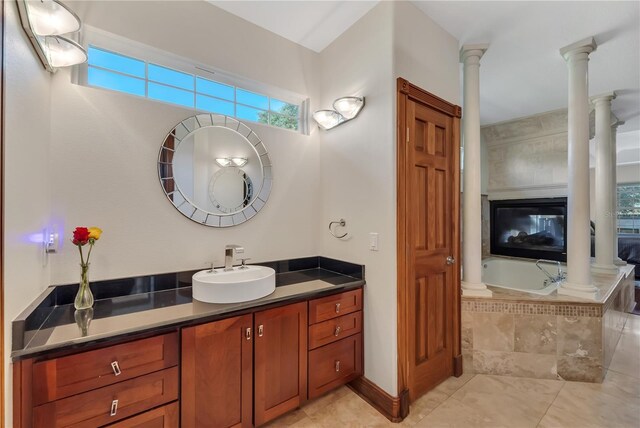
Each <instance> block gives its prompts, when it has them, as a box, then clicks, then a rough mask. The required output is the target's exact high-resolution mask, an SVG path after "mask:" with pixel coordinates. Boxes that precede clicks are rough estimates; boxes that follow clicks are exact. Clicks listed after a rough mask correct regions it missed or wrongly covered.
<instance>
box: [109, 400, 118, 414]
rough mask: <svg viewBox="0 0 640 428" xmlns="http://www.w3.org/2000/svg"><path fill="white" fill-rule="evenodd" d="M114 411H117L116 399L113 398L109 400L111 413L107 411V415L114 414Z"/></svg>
mask: <svg viewBox="0 0 640 428" xmlns="http://www.w3.org/2000/svg"><path fill="white" fill-rule="evenodd" d="M116 413H118V400H113V401H112V402H111V413H109V416H115V415H116Z"/></svg>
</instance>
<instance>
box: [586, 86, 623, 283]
mask: <svg viewBox="0 0 640 428" xmlns="http://www.w3.org/2000/svg"><path fill="white" fill-rule="evenodd" d="M615 98H616V93H615V92H610V93H606V94H602V95H598V96H595V97H592V98H591V102H592V103H593V105H594V106H595V110H596V192H595V194H596V210H595V211H596V262H595V263H594V264H593V266H592V271H593V272H594V273H602V274H608V275H615V274H617V273H618V267H617V266H616V265H614V264H613V260H614V252H613V246H612V245H611V243H612V242H613V236H614V235H615V234H616V232H615V221H614V215H615V208H614V207H615V206H614V203H615V198H614V192H612V191H611V189H613V188H614V187H615V185H614V183H615V177H616V173H615V169H616V162H615V156H612V154H613V152H612V150H611V136H612V130H611V101H613V100H614V99H615ZM612 157H613V159H612ZM616 242H617V241H616ZM616 250H617V249H616ZM615 256H617V251H616V253H615Z"/></svg>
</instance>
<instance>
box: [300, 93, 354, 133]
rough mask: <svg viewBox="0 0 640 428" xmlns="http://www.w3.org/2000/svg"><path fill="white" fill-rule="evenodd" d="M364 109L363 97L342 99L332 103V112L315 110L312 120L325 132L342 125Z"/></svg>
mask: <svg viewBox="0 0 640 428" xmlns="http://www.w3.org/2000/svg"><path fill="white" fill-rule="evenodd" d="M362 107H364V97H342V98H338V99H337V100H335V101H334V102H333V110H317V111H316V112H315V113H313V120H315V121H316V123H317V124H318V125H319V126H320V127H321V128H322V129H324V130H325V131H327V130H329V129H331V128H335V127H336V126H338V125H342V124H343V123H345V122H348V121H350V120H352V119H355V118H356V116H358V114H359V113H360V110H362Z"/></svg>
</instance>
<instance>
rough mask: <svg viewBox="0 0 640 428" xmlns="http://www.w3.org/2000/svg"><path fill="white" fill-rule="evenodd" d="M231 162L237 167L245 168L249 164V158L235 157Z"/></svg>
mask: <svg viewBox="0 0 640 428" xmlns="http://www.w3.org/2000/svg"><path fill="white" fill-rule="evenodd" d="M231 162H233V164H234V165H235V166H237V167H241V166H245V165H246V164H247V158H240V157H235V158H231Z"/></svg>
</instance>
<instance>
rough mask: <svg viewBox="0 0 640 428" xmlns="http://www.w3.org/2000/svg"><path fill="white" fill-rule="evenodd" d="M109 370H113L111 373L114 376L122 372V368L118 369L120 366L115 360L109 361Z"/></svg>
mask: <svg viewBox="0 0 640 428" xmlns="http://www.w3.org/2000/svg"><path fill="white" fill-rule="evenodd" d="M111 370H113V374H114V375H116V376H120V374H122V370H120V366H119V365H118V362H117V361H114V362H112V363H111Z"/></svg>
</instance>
